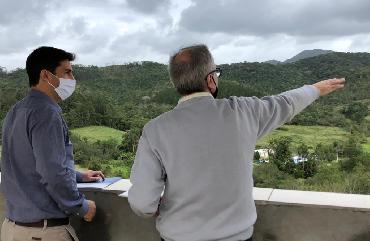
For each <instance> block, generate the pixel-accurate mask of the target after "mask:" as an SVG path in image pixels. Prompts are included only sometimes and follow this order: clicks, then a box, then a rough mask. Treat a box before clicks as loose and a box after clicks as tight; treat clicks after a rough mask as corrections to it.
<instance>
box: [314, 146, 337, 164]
mask: <svg viewBox="0 0 370 241" xmlns="http://www.w3.org/2000/svg"><path fill="white" fill-rule="evenodd" d="M315 155H316V157H317V159H318V160H319V161H328V162H331V161H333V160H336V159H337V149H336V147H334V146H333V145H325V144H322V143H319V144H317V146H316V147H315Z"/></svg>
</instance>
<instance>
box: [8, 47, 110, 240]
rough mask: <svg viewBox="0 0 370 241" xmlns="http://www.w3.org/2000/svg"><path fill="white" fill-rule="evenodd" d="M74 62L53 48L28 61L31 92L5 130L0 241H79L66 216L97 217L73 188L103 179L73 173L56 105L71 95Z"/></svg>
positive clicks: (94, 173) (91, 205)
mask: <svg viewBox="0 0 370 241" xmlns="http://www.w3.org/2000/svg"><path fill="white" fill-rule="evenodd" d="M74 59H75V56H74V55H73V54H71V53H68V52H66V51H64V50H61V49H57V48H53V47H40V48H38V49H36V50H34V51H33V52H32V53H31V54H30V55H29V56H28V58H27V62H26V69H27V74H28V77H29V84H30V87H31V90H30V92H29V93H28V95H27V96H26V97H25V98H24V99H23V100H21V101H19V102H17V103H16V104H15V105H14V106H13V107H12V108H11V109H10V111H9V112H8V114H7V115H6V117H5V120H4V124H3V136H2V137H3V139H2V144H3V145H2V163H1V168H2V176H1V188H2V192H3V194H4V197H5V200H6V219H5V221H4V223H3V225H2V229H1V241H11V240H43V241H67V240H68V241H69V240H78V238H77V236H76V234H75V231H74V230H73V228H72V226H71V225H70V224H69V216H71V215H77V216H80V217H83V218H84V219H85V220H86V221H88V222H90V221H92V219H93V218H94V216H95V211H96V207H95V202H93V201H90V200H86V199H85V197H84V196H83V195H82V194H81V193H80V192H79V191H78V189H77V184H76V182H91V181H97V180H99V179H102V178H104V175H103V173H102V172H100V171H87V172H85V173H80V172H77V171H75V170H74V160H73V146H72V143H71V142H70V139H69V134H68V127H67V124H66V123H65V121H64V119H63V117H62V110H61V108H60V107H59V105H58V104H57V103H58V102H60V101H61V100H65V99H67V98H68V97H69V96H71V95H72V93H73V91H74V90H75V86H76V80H75V79H74V76H73V74H72V66H71V61H73V60H74Z"/></svg>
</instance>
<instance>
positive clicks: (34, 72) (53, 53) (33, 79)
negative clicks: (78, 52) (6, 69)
mask: <svg viewBox="0 0 370 241" xmlns="http://www.w3.org/2000/svg"><path fill="white" fill-rule="evenodd" d="M64 60H69V61H73V60H75V55H74V54H73V53H68V52H66V51H64V50H62V49H57V48H53V47H46V46H42V47H39V48H37V49H35V50H34V51H32V53H31V54H30V55H29V56H28V57H27V61H26V70H27V74H28V79H29V84H30V87H32V86H35V85H37V84H38V83H39V79H40V72H41V70H43V69H46V70H49V71H50V72H52V73H53V74H55V69H56V68H57V67H58V66H59V65H60V62H62V61H64Z"/></svg>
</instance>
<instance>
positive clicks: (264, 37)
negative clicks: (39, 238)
mask: <svg viewBox="0 0 370 241" xmlns="http://www.w3.org/2000/svg"><path fill="white" fill-rule="evenodd" d="M369 12H370V1H369V0H351V1H348V0H78V1H76V0H63V1H62V0H59V1H56V0H0V66H2V67H5V68H6V69H7V70H12V69H15V68H19V67H20V68H23V67H24V66H25V59H26V57H27V55H28V54H29V53H30V52H31V51H32V50H33V49H35V48H37V47H38V46H43V45H49V46H55V47H58V48H63V49H65V50H68V51H71V52H75V53H76V54H77V56H78V58H77V60H76V63H78V64H83V65H98V66H106V65H112V64H123V63H128V62H133V61H141V60H151V61H157V62H161V63H167V61H168V56H169V54H171V53H173V52H174V51H175V50H176V49H178V48H179V47H182V46H186V45H189V44H193V43H205V44H207V45H208V46H209V47H210V49H211V51H212V53H213V55H214V57H215V60H216V63H219V64H221V63H232V62H242V61H248V62H252V61H267V60H271V59H276V60H285V59H287V58H290V57H292V56H293V55H295V54H297V53H299V52H300V51H302V50H304V49H315V48H321V49H331V50H335V51H344V52H348V51H349V52H370V14H369Z"/></svg>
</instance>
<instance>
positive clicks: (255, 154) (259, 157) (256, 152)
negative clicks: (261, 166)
mask: <svg viewBox="0 0 370 241" xmlns="http://www.w3.org/2000/svg"><path fill="white" fill-rule="evenodd" d="M260 159H261V155H260V153H259V152H258V151H255V152H254V156H253V160H255V161H259V160H260Z"/></svg>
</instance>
